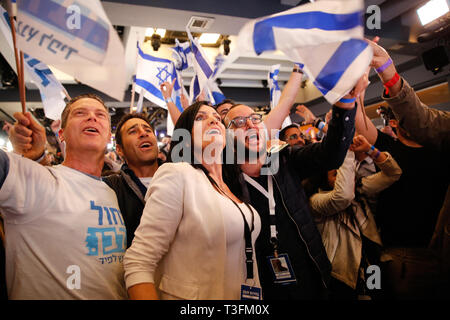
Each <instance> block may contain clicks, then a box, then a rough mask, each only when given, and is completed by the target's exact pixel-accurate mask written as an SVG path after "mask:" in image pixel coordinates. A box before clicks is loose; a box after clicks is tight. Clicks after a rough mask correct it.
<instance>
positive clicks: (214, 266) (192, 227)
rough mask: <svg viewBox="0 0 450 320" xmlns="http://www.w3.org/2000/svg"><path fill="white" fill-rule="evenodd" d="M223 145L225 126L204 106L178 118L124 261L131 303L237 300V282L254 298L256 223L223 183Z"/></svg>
mask: <svg viewBox="0 0 450 320" xmlns="http://www.w3.org/2000/svg"><path fill="white" fill-rule="evenodd" d="M182 129H184V131H183V130H182ZM183 133H184V135H183ZM186 133H189V135H186ZM180 134H181V137H180ZM177 136H178V137H179V138H180V139H178V140H177ZM224 147H225V127H224V126H223V124H222V123H221V121H220V115H219V114H218V113H217V112H216V111H215V110H214V109H213V108H212V107H210V106H209V105H208V103H207V102H197V103H195V104H193V105H192V106H190V107H189V108H187V109H186V110H185V111H184V112H183V113H182V114H181V116H180V118H179V119H178V121H177V123H176V125H175V130H174V135H173V138H172V145H171V152H170V155H169V157H170V159H171V161H173V162H171V163H165V164H163V165H162V166H161V167H160V168H159V169H158V170H157V172H156V174H155V176H154V177H153V179H152V182H151V184H150V186H149V189H148V191H147V194H146V197H145V198H146V205H145V209H144V211H143V214H142V218H141V222H140V225H139V227H138V228H137V230H136V232H135V237H134V240H133V243H132V245H131V247H130V248H129V249H128V250H127V252H126V255H125V259H124V267H125V281H126V286H127V289H128V294H129V296H130V298H131V299H157V298H161V299H189V300H193V299H200V300H205V299H217V300H224V299H239V298H240V297H241V285H243V284H244V285H248V286H249V287H245V286H244V288H246V289H249V288H250V290H249V291H255V292H257V293H258V294H259V296H260V297H261V292H260V289H259V287H260V286H259V279H258V270H257V265H256V259H255V256H254V253H253V252H254V242H255V240H256V238H257V236H258V234H259V231H260V228H261V222H260V218H259V215H258V213H257V212H256V210H255V209H253V208H252V207H251V206H250V205H248V204H246V203H243V202H242V201H241V200H240V199H239V198H238V196H236V195H234V194H233V193H231V191H230V190H229V188H228V186H227V185H226V184H225V183H224V182H223V179H222V152H223V149H224ZM244 217H245V224H244ZM245 225H246V226H247V227H248V228H247V232H245ZM245 235H247V240H245V239H244V238H245ZM246 246H247V247H249V246H250V248H251V249H252V252H250V254H249V256H246V254H248V252H247V253H246ZM247 260H250V261H252V263H247ZM247 293H248V295H252V294H251V293H249V292H247Z"/></svg>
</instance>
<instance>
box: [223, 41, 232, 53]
mask: <svg viewBox="0 0 450 320" xmlns="http://www.w3.org/2000/svg"><path fill="white" fill-rule="evenodd" d="M230 43H231V40H229V39H225V40H223V53H224V54H225V55H226V56H227V55H228V54H229V53H230Z"/></svg>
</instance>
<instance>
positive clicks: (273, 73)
mask: <svg viewBox="0 0 450 320" xmlns="http://www.w3.org/2000/svg"><path fill="white" fill-rule="evenodd" d="M279 73H280V65H279V64H275V65H273V66H271V67H270V71H269V74H268V84H269V89H270V108H271V109H274V108H275V107H276V106H277V105H278V102H280V97H281V89H280V87H279V85H278V74H279ZM290 124H292V121H291V117H290V116H289V115H288V116H287V117H286V118H285V119H284V121H283V124H282V125H281V128H284V127H286V126H288V125H290Z"/></svg>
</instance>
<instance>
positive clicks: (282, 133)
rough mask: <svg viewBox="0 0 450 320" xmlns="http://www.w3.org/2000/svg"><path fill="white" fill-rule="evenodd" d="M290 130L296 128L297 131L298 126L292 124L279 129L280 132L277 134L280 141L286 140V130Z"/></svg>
mask: <svg viewBox="0 0 450 320" xmlns="http://www.w3.org/2000/svg"><path fill="white" fill-rule="evenodd" d="M291 128H297V129H298V125H297V124H295V123H293V124H290V125H288V126H286V127H284V128H283V129H281V130H280V133H279V134H278V136H279V138H280V140H283V141H284V140H285V139H286V137H285V135H286V131H288V130H289V129H291Z"/></svg>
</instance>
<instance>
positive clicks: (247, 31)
mask: <svg viewBox="0 0 450 320" xmlns="http://www.w3.org/2000/svg"><path fill="white" fill-rule="evenodd" d="M363 8H364V2H363V1H362V0H341V1H336V0H335V1H326V0H324V1H317V2H314V3H308V4H305V5H301V6H298V7H295V8H293V9H290V10H287V11H284V12H280V13H277V14H274V15H271V16H268V17H264V18H260V19H256V20H253V21H250V22H249V23H247V24H246V25H245V26H244V27H243V28H242V29H241V31H240V33H239V36H238V39H237V43H238V45H237V48H239V50H241V51H250V52H253V53H254V54H256V55H259V54H261V53H263V52H265V51H273V50H280V51H282V52H284V54H286V55H287V56H288V57H289V58H290V59H291V60H292V61H293V62H298V61H301V62H302V63H303V64H304V67H303V70H304V72H305V73H306V74H307V76H308V77H309V79H310V80H311V81H312V82H313V83H314V85H315V86H316V87H317V88H318V89H319V90H320V91H321V93H322V94H323V95H324V97H325V98H326V99H327V101H328V102H329V103H331V104H334V103H335V102H336V101H338V100H339V99H340V98H342V97H343V96H344V95H346V94H347V93H348V92H349V91H350V90H351V89H352V88H353V87H354V86H355V84H356V82H357V81H358V80H359V78H361V76H362V75H363V74H364V72H365V71H366V69H367V67H368V65H369V63H370V61H371V59H372V49H371V48H370V46H369V45H368V43H367V42H366V41H364V39H363V37H364V27H363V20H362V17H363Z"/></svg>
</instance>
